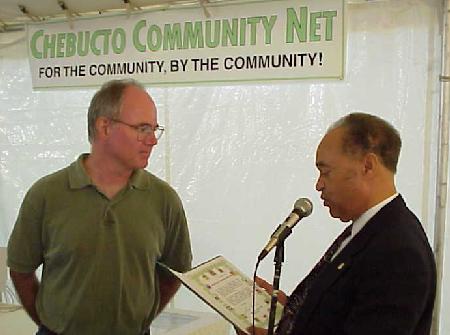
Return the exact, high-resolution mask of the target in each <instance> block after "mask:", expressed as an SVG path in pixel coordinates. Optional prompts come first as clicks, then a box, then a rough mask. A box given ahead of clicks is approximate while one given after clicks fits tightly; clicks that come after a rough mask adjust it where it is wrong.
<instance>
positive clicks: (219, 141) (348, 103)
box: [0, 0, 450, 334]
mask: <svg viewBox="0 0 450 335" xmlns="http://www.w3.org/2000/svg"><path fill="white" fill-rule="evenodd" d="M440 6H441V2H440V1H438V0H433V1H431V0H430V1H420V0H415V1H414V0H396V1H390V2H389V1H387V2H386V1H384V2H370V3H365V4H354V5H348V8H347V11H346V13H347V23H346V24H347V31H348V41H347V55H346V74H345V78H344V80H342V81H338V80H327V81H325V80H321V81H318V80H308V81H297V82H288V83H285V82H282V83H273V82H272V83H259V84H245V85H244V84H236V85H227V86H225V85H220V84H217V85H198V86H190V87H187V86H180V87H165V88H161V87H148V91H149V93H150V94H151V95H152V96H153V97H154V99H155V101H156V103H157V106H158V110H159V122H160V123H161V124H164V125H165V126H166V127H167V129H168V131H167V133H166V134H165V135H164V137H163V138H162V140H161V141H160V143H159V145H158V147H157V149H156V150H155V151H154V153H153V156H152V157H151V159H150V164H149V170H150V171H152V172H154V173H155V174H157V175H159V176H160V177H162V178H164V179H166V180H168V181H169V182H170V183H171V184H172V185H173V186H174V187H175V188H176V189H177V191H178V192H179V194H180V196H181V198H182V200H183V203H184V205H185V208H186V212H187V216H188V219H189V227H190V231H191V237H192V244H193V251H194V263H199V262H202V261H204V260H206V259H209V258H211V257H213V256H215V255H217V254H222V255H224V256H225V257H226V258H228V259H229V260H230V261H232V262H233V263H235V264H236V265H237V266H238V267H239V268H241V269H242V270H243V271H244V272H246V273H248V274H249V275H250V274H251V273H252V271H253V267H254V264H255V261H256V256H257V254H258V252H259V250H260V248H261V247H262V246H263V245H264V244H265V242H266V240H267V238H268V236H269V235H270V234H271V233H272V231H273V229H274V228H275V226H276V225H278V223H280V222H281V221H282V220H283V218H284V217H285V216H286V215H287V214H288V213H289V212H290V210H291V208H292V205H293V203H294V202H295V200H296V199H297V198H299V197H308V198H310V199H311V200H312V202H313V203H314V211H313V214H312V215H311V216H310V217H309V218H306V219H304V220H303V221H302V223H301V224H300V225H299V226H297V227H296V228H295V231H294V233H293V234H292V235H291V237H289V240H288V241H287V242H286V261H285V263H284V266H283V273H282V280H281V286H282V288H283V290H285V291H286V292H290V290H292V289H293V288H294V287H295V285H296V283H297V282H298V281H299V280H300V279H301V278H302V277H303V276H304V275H305V274H307V273H308V271H309V270H310V269H311V267H312V266H313V265H314V263H315V262H316V260H317V259H318V258H319V257H320V255H321V254H322V253H323V251H324V250H325V248H326V247H327V245H329V243H330V242H331V241H332V240H333V238H334V237H335V236H336V235H337V234H338V233H339V232H340V231H341V230H342V229H343V225H342V224H341V223H340V222H338V221H336V220H333V219H331V218H330V217H329V215H328V213H327V210H326V209H325V208H324V207H323V206H322V203H321V201H320V199H319V197H318V194H317V192H316V191H315V189H314V184H315V179H316V177H317V172H316V170H315V167H314V159H315V147H316V145H317V144H318V142H319V140H320V138H321V137H322V135H323V134H324V132H325V131H326V129H327V127H328V126H329V125H330V124H331V123H332V122H333V121H335V120H336V119H338V118H339V117H340V116H342V115H345V114H347V113H349V112H353V111H364V112H368V113H372V114H375V115H379V116H381V117H383V118H385V119H387V120H389V121H390V122H392V123H393V125H394V126H395V127H396V128H397V129H398V130H399V131H400V133H401V136H402V139H403V149H402V153H401V157H400V164H399V168H398V175H397V186H398V190H399V192H400V193H402V195H403V196H404V197H405V199H406V201H407V203H408V205H409V206H410V208H411V209H412V210H413V211H414V212H415V213H416V215H417V216H418V217H419V218H420V219H421V220H422V223H423V225H424V227H425V229H426V231H427V233H428V236H429V238H430V241H431V243H432V242H433V232H434V214H435V212H434V211H435V201H436V173H437V171H436V169H437V164H436V161H437V160H436V157H437V145H438V137H437V131H436V130H437V129H438V127H439V124H438V122H439V115H438V109H439V81H438V79H437V78H438V76H439V66H440V56H441V54H440V42H441V40H440V34H439V31H440V29H441V27H440V24H441V14H442V13H441V12H440V10H439V9H440V8H441V7H440ZM22 36H23V32H18V33H2V34H0V45H3V47H1V49H0V78H1V81H0V246H5V245H6V243H7V240H8V236H9V234H10V232H11V229H12V226H13V224H14V220H15V217H16V215H17V211H18V208H19V206H20V203H21V200H22V199H23V196H24V194H25V192H26V190H27V189H28V188H29V186H30V185H31V184H32V183H33V182H34V181H35V180H37V179H38V178H39V177H41V176H43V175H45V174H47V173H50V172H52V171H55V170H57V169H60V168H62V167H64V166H66V165H67V164H69V163H70V162H71V161H72V160H74V159H75V158H76V157H77V155H78V154H79V153H80V152H86V151H89V146H88V142H87V131H86V111H87V107H88V104H89V101H90V98H91V96H92V95H93V93H94V92H95V89H91V88H89V89H70V90H48V91H38V92H36V91H33V90H32V89H31V79H30V74H29V68H28V63H27V53H26V42H25V41H24V40H23V39H22V38H21V37H22ZM16 40H18V42H15V43H13V42H12V41H16ZM448 240H449V238H448V237H447V241H448ZM447 244H448V243H447ZM447 249H448V248H447ZM446 253H447V257H446V262H447V263H446V265H447V269H450V261H449V260H448V259H449V258H450V250H446ZM270 259H271V257H270V256H269V257H268V258H266V260H265V261H264V263H263V264H262V265H261V268H260V270H259V275H261V276H263V277H265V278H268V279H271V278H272V262H271V260H270ZM444 276H445V273H444ZM447 277H448V274H447ZM445 280H446V278H445V277H444V282H445ZM449 297H450V290H448V289H447V290H445V287H444V292H443V307H442V308H443V309H442V311H443V312H442V313H441V316H442V320H441V334H446V333H450V320H445V318H444V317H443V315H446V314H447V315H448V313H446V312H445V311H446V310H449V309H450V301H449V300H450V299H449ZM175 303H176V306H177V307H181V308H191V309H205V308H206V307H205V306H204V305H203V304H202V303H201V302H199V301H198V300H197V299H196V298H195V297H194V296H192V295H191V294H190V293H189V292H182V293H181V294H179V295H178V296H177V299H176V302H175Z"/></svg>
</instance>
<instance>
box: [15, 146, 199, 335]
mask: <svg viewBox="0 0 450 335" xmlns="http://www.w3.org/2000/svg"><path fill="white" fill-rule="evenodd" d="M85 157H86V154H84V155H81V156H80V157H79V158H78V160H77V161H75V162H74V163H72V164H71V165H70V166H68V167H67V168H65V169H63V170H60V171H58V172H55V173H53V174H51V175H48V176H46V177H44V178H42V179H40V180H39V181H37V182H36V183H35V184H34V185H33V186H32V187H31V188H30V190H29V191H28V193H27V194H26V196H25V199H24V200H23V203H22V206H21V208H20V212H19V215H18V218H17V221H16V224H15V226H14V230H13V232H12V235H11V237H10V240H9V243H8V266H9V267H10V268H11V269H12V270H14V271H17V272H23V273H31V272H34V271H35V270H36V268H37V267H39V265H40V264H43V269H42V279H41V285H40V288H39V292H38V296H37V301H36V308H37V312H38V314H39V317H40V319H41V321H42V323H43V324H45V325H46V326H47V327H49V328H50V329H52V330H53V331H55V332H58V333H63V334H67V335H71V334H76V335H80V334H83V335H89V334H92V335H101V334H108V335H112V334H118V335H119V334H120V335H127V334H130V335H137V334H140V333H141V331H142V330H143V329H144V328H145V327H147V326H148V325H149V324H150V322H151V320H153V318H154V317H155V315H156V311H157V309H158V304H159V290H158V278H159V277H160V276H163V275H162V274H161V275H160V276H158V275H157V269H156V262H157V261H160V262H163V263H165V264H166V265H168V266H170V267H171V268H173V269H176V270H178V271H180V272H184V271H186V270H188V269H189V268H190V266H191V258H192V256H191V248H190V241H189V233H188V228H187V223H186V218H185V214H184V210H183V207H182V204H181V201H180V199H179V197H178V196H177V194H176V192H175V191H174V190H173V189H172V188H171V187H170V186H169V185H168V184H167V183H166V182H164V181H162V180H160V179H158V178H157V177H156V176H154V175H152V174H151V173H149V172H147V171H145V170H137V171H135V173H134V174H133V175H132V177H131V179H130V181H129V183H128V185H127V186H126V187H125V188H124V189H123V190H121V191H120V192H119V193H118V194H117V195H116V196H115V197H114V198H113V199H108V198H107V197H105V196H104V195H103V194H102V193H101V192H99V191H98V190H97V188H96V187H95V186H94V185H93V184H92V182H91V180H90V178H89V176H88V175H87V174H86V171H85V169H84V167H83V164H82V160H83V159H84V158H85Z"/></svg>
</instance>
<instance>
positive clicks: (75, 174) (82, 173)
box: [69, 153, 93, 189]
mask: <svg viewBox="0 0 450 335" xmlns="http://www.w3.org/2000/svg"><path fill="white" fill-rule="evenodd" d="M88 155H89V154H87V153H84V154H81V155H80V156H79V157H78V159H77V160H76V161H75V162H73V163H72V164H70V166H69V185H70V188H72V189H80V188H83V187H86V186H89V185H93V184H92V180H91V178H90V177H89V175H88V174H87V172H86V169H85V168H84V165H83V161H84V160H85V159H86V157H87V156H88Z"/></svg>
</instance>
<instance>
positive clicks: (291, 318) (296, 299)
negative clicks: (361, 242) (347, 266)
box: [276, 225, 352, 335]
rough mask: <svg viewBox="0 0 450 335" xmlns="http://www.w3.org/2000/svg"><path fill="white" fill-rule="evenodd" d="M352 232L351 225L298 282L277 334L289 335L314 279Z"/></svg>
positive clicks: (284, 311)
mask: <svg viewBox="0 0 450 335" xmlns="http://www.w3.org/2000/svg"><path fill="white" fill-rule="evenodd" d="M351 232H352V225H349V226H348V227H347V228H345V230H344V231H343V232H342V233H341V234H340V235H339V236H338V237H337V238H336V239H335V240H334V242H333V243H332V244H331V246H330V247H329V248H328V249H327V251H325V254H324V255H323V256H322V258H321V259H320V260H319V261H318V262H317V264H316V265H315V266H314V268H313V269H312V270H311V272H310V273H309V274H308V275H307V276H306V277H305V278H304V279H303V280H302V281H301V282H300V284H298V286H297V287H296V288H295V290H294V291H293V292H292V294H291V295H290V296H289V299H288V301H287V303H286V306H285V307H284V310H283V315H282V317H281V320H280V323H279V325H278V328H277V331H276V334H277V335H289V334H291V332H292V329H293V327H294V324H295V320H296V316H297V313H298V312H299V310H300V308H301V306H302V305H303V303H304V301H305V299H306V297H307V295H308V292H309V290H310V288H311V287H312V286H313V284H314V279H316V277H317V275H318V274H319V273H320V272H321V271H322V270H323V268H324V266H325V265H326V264H327V263H329V262H330V261H331V260H332V258H333V255H334V254H335V253H336V251H337V250H338V249H339V247H340V245H341V244H342V242H344V240H345V239H346V238H348V237H349V236H350V234H351Z"/></svg>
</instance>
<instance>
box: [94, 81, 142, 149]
mask: <svg viewBox="0 0 450 335" xmlns="http://www.w3.org/2000/svg"><path fill="white" fill-rule="evenodd" d="M129 86H136V87H138V88H140V89H142V90H145V88H144V86H142V84H140V83H139V82H137V81H136V80H134V79H121V80H111V81H108V82H106V83H104V84H103V85H102V87H101V88H100V89H99V90H98V91H97V92H96V93H95V94H94V96H93V97H92V100H91V103H90V105H89V109H88V115H87V121H88V139H89V142H90V143H92V142H93V141H94V139H95V135H96V133H95V132H96V130H95V121H96V120H97V119H98V118H99V117H100V116H104V117H107V118H112V119H114V118H118V117H119V115H120V108H121V106H122V99H123V92H124V91H125V89H126V88H127V87H129Z"/></svg>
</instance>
